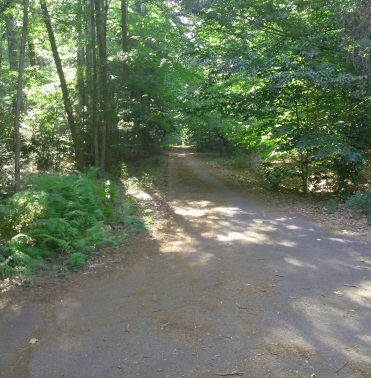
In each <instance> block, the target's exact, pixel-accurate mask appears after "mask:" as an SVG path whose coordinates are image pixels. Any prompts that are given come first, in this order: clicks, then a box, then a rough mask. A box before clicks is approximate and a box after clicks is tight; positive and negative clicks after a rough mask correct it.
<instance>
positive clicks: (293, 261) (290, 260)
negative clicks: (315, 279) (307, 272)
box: [284, 246, 317, 270]
mask: <svg viewBox="0 0 371 378" xmlns="http://www.w3.org/2000/svg"><path fill="white" fill-rule="evenodd" d="M292 247H294V246H292ZM284 260H285V261H286V262H287V263H288V264H290V265H293V266H296V267H298V268H306V269H312V270H317V266H316V265H313V264H309V263H307V262H303V261H300V260H298V259H294V258H293V257H287V256H286V257H284Z"/></svg>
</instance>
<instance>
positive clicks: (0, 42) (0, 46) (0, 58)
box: [0, 29, 3, 70]
mask: <svg viewBox="0 0 371 378" xmlns="http://www.w3.org/2000/svg"><path fill="white" fill-rule="evenodd" d="M2 35H3V31H2V29H0V70H1V69H2V68H3V37H2Z"/></svg>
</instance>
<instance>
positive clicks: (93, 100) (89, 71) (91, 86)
mask: <svg viewBox="0 0 371 378" xmlns="http://www.w3.org/2000/svg"><path fill="white" fill-rule="evenodd" d="M87 8H88V22H87V27H86V29H87V40H88V44H87V47H86V50H87V51H86V78H87V79H86V81H87V93H88V95H90V103H89V121H90V130H91V136H92V152H93V156H94V165H95V166H96V167H99V166H100V159H99V158H100V156H99V121H98V106H97V105H98V102H99V96H98V89H97V77H98V68H97V54H96V32H95V28H96V25H95V12H94V0H87Z"/></svg>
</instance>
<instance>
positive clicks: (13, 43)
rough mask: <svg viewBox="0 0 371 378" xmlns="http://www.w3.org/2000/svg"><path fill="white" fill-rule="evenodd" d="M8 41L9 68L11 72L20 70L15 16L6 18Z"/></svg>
mask: <svg viewBox="0 0 371 378" xmlns="http://www.w3.org/2000/svg"><path fill="white" fill-rule="evenodd" d="M5 28H6V39H7V41H8V58H9V68H10V70H11V71H17V70H18V56H17V38H16V31H15V25H14V16H13V15H7V16H5Z"/></svg>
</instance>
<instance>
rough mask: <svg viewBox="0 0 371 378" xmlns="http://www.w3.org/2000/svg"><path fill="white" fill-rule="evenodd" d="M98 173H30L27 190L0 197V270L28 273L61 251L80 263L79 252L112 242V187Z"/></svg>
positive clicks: (8, 272) (15, 273)
mask: <svg viewBox="0 0 371 378" xmlns="http://www.w3.org/2000/svg"><path fill="white" fill-rule="evenodd" d="M96 172H97V171H96V170H94V171H93V170H92V171H90V172H88V173H87V174H72V175H70V176H61V175H58V174H56V173H50V174H33V175H29V176H27V177H26V179H25V182H24V183H23V186H24V187H25V188H26V189H25V190H24V191H22V192H20V193H17V194H15V195H13V196H12V197H10V198H8V199H7V200H3V201H1V202H0V238H2V242H1V239H0V275H2V276H4V277H6V276H9V275H19V274H25V273H27V272H30V271H32V270H33V269H34V268H35V267H36V266H40V265H41V264H43V261H44V260H45V259H52V258H54V257H55V256H56V255H58V254H61V253H62V254H67V255H68V256H70V257H71V256H72V255H74V257H72V260H71V261H75V260H76V261H77V263H76V264H74V265H81V264H80V263H81V262H82V261H83V259H82V256H81V255H75V254H76V253H80V254H83V252H84V251H86V249H87V248H88V247H89V246H91V245H95V246H97V245H101V244H102V243H106V242H109V243H113V239H112V238H110V237H109V236H108V235H107V230H106V227H105V225H104V222H105V221H107V220H111V219H112V216H113V215H112V214H113V211H112V206H111V203H112V199H113V187H112V184H111V183H110V182H109V181H106V182H105V183H100V182H99V181H97V179H96V178H95V176H96ZM70 257H69V261H70ZM74 259H75V260H74ZM84 261H85V260H84Z"/></svg>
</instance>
